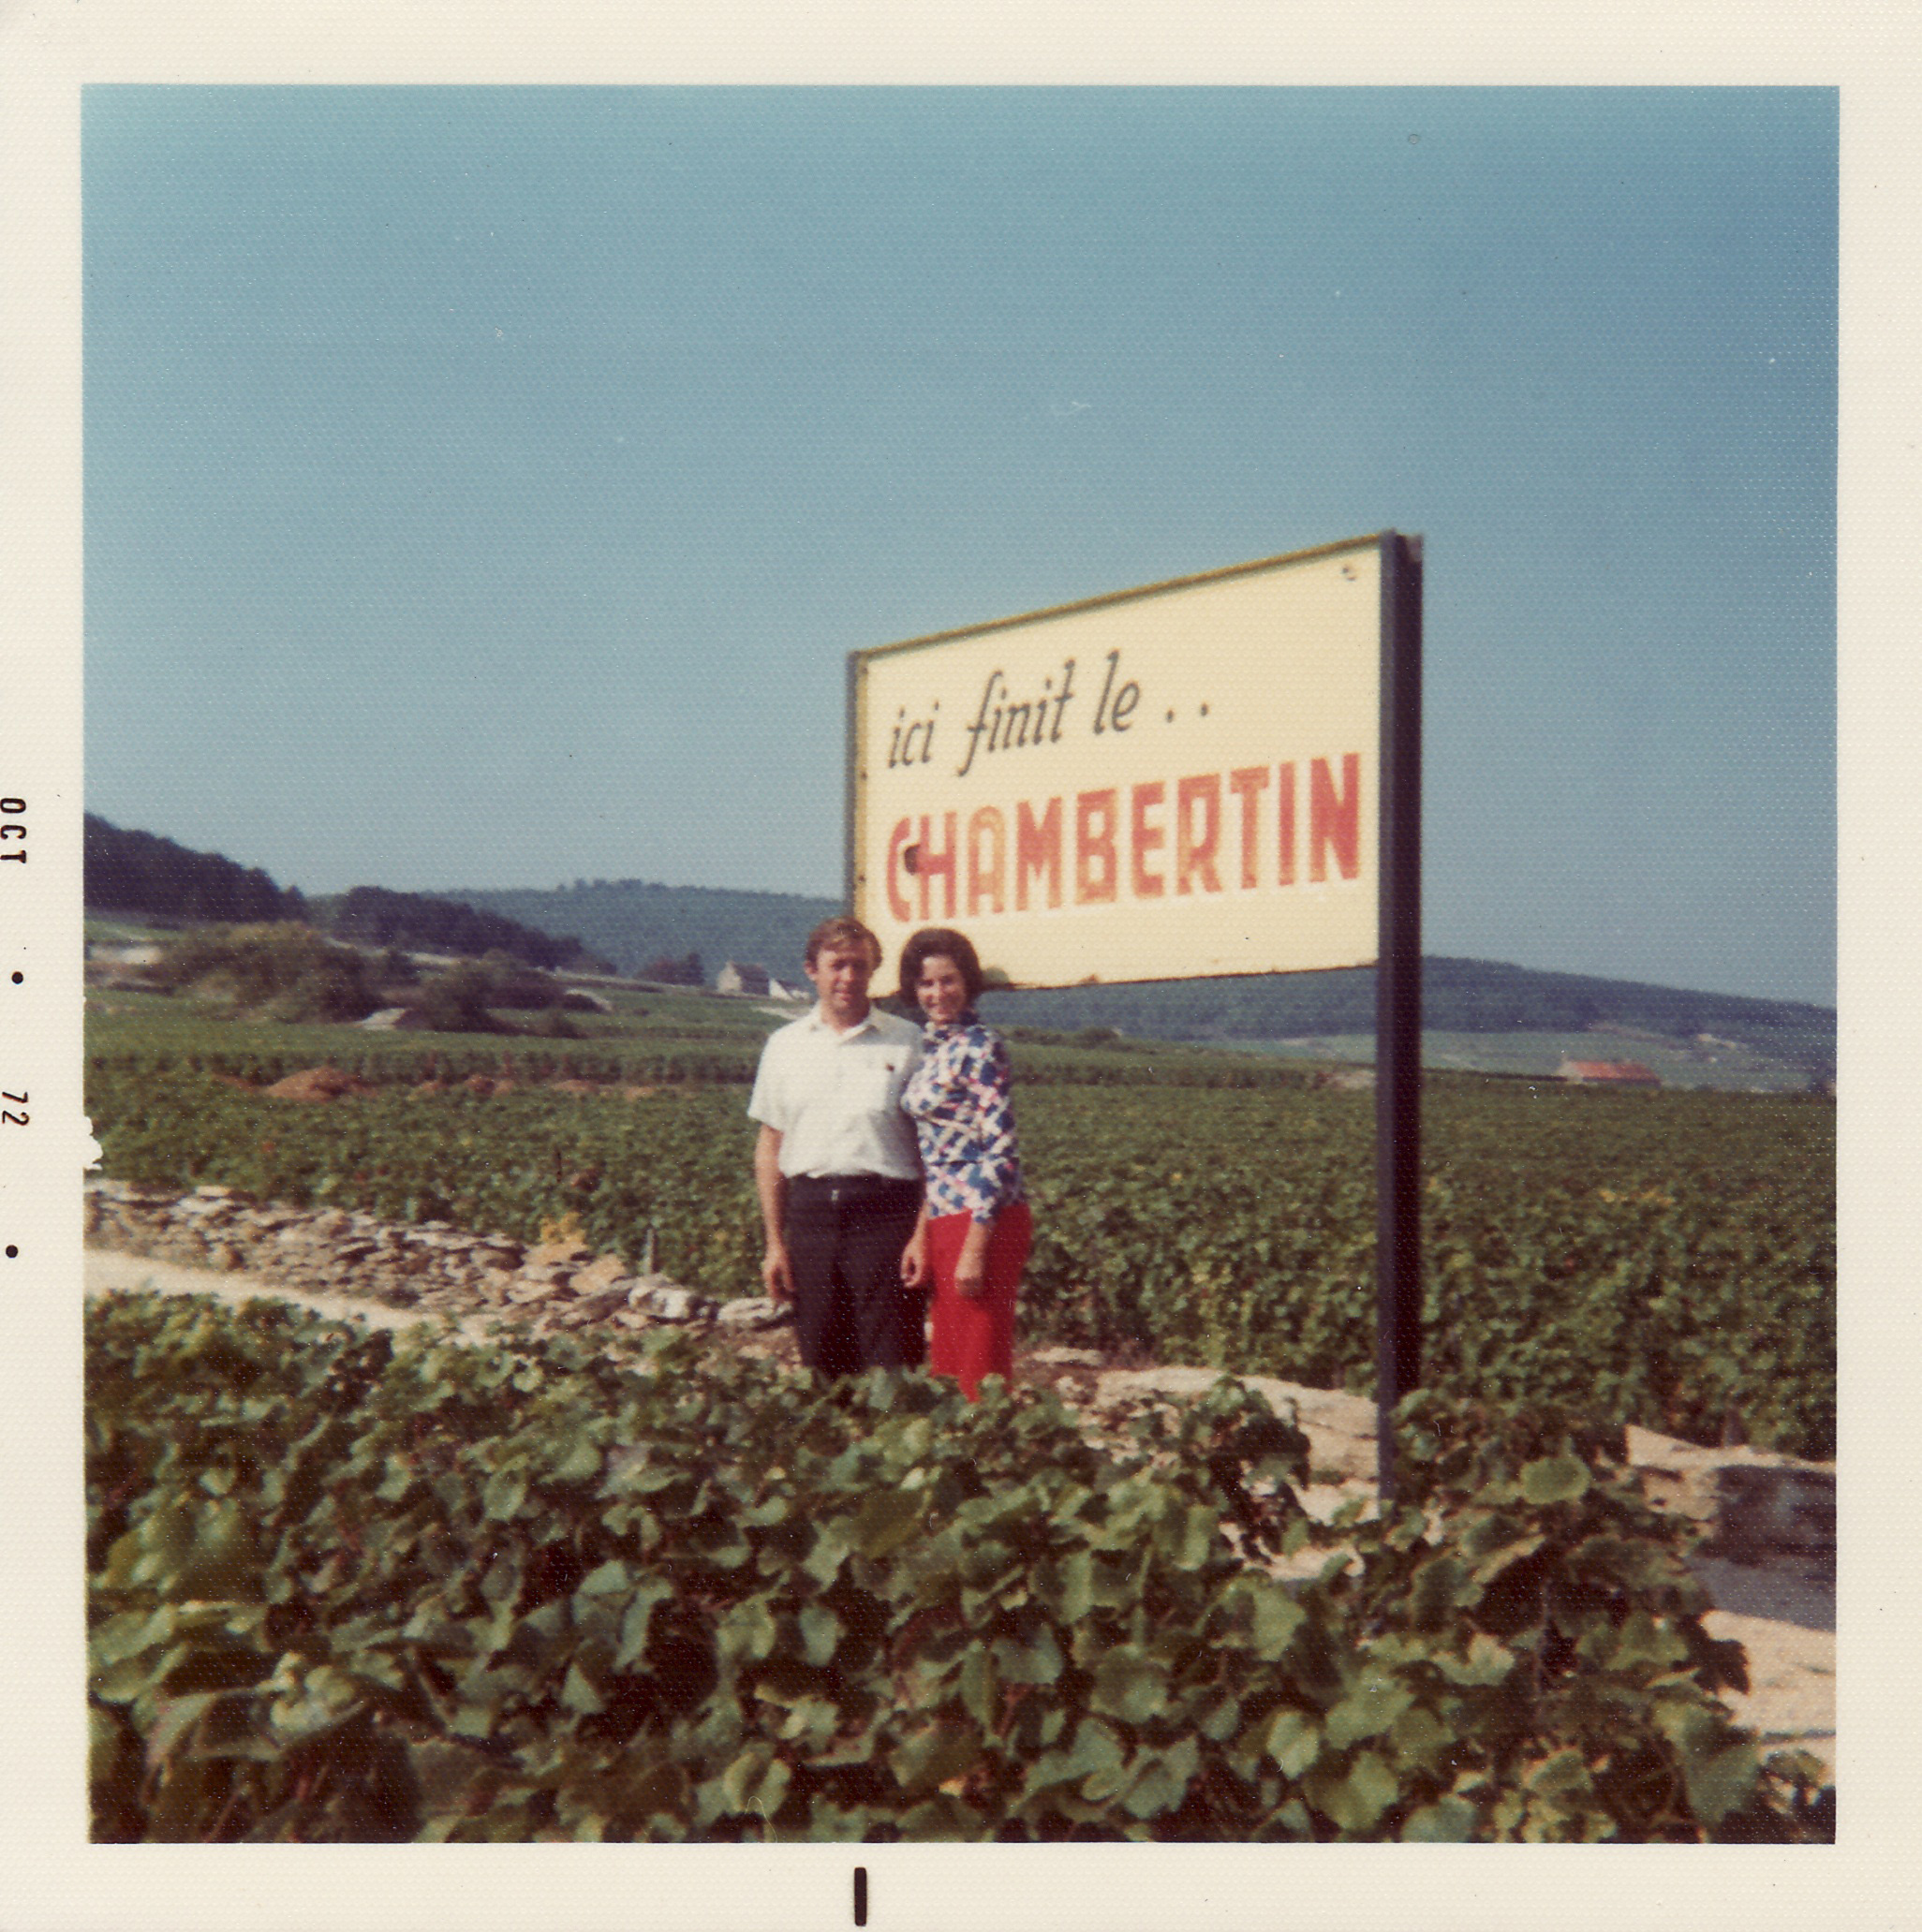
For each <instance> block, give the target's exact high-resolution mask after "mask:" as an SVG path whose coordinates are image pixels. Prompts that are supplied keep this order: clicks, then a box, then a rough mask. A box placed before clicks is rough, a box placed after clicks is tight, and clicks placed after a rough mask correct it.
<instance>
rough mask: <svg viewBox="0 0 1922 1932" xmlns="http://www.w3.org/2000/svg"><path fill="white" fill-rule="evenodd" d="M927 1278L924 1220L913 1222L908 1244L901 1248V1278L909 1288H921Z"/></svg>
mask: <svg viewBox="0 0 1922 1932" xmlns="http://www.w3.org/2000/svg"><path fill="white" fill-rule="evenodd" d="M927 1278H928V1271H927V1227H926V1224H925V1221H918V1222H916V1223H915V1228H914V1232H913V1234H912V1236H910V1237H909V1243H908V1246H906V1247H904V1248H903V1249H902V1250H901V1280H902V1282H903V1284H904V1285H905V1286H907V1287H909V1288H921V1287H924V1285H925V1284H926V1282H927Z"/></svg>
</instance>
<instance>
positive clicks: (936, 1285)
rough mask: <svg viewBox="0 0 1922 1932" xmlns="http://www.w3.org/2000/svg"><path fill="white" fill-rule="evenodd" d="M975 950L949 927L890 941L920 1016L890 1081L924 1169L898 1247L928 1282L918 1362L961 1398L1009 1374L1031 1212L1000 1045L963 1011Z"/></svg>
mask: <svg viewBox="0 0 1922 1932" xmlns="http://www.w3.org/2000/svg"><path fill="white" fill-rule="evenodd" d="M981 989H982V971H981V961H980V959H979V958H978V957H977V956H976V954H975V951H974V948H973V947H972V946H971V945H970V944H969V943H968V940H967V939H966V938H965V937H963V936H962V935H961V934H959V933H956V932H951V931H949V930H948V929H947V928H945V927H942V926H929V927H925V928H924V929H923V930H922V931H920V932H918V933H916V934H915V935H914V937H912V938H910V939H909V941H908V944H907V945H906V946H905V947H904V948H903V949H902V951H901V994H902V997H903V998H904V999H911V1000H913V1001H915V1002H916V1003H917V1004H918V1005H919V1006H920V1008H921V1010H922V1013H923V1015H924V1017H925V1020H926V1023H927V1032H926V1036H925V1038H924V1040H923V1043H922V1050H921V1064H920V1065H919V1066H918V1067H917V1068H916V1069H915V1070H914V1073H913V1075H912V1076H911V1077H910V1078H909V1082H908V1084H907V1085H906V1086H905V1087H904V1088H903V1089H902V1093H901V1104H902V1105H903V1106H904V1107H905V1108H906V1109H907V1110H908V1113H909V1115H910V1116H911V1117H912V1119H913V1121H914V1126H915V1131H916V1134H917V1136H918V1138H919V1140H920V1143H921V1164H922V1167H923V1169H924V1171H925V1174H926V1186H925V1200H924V1206H923V1218H922V1224H921V1226H920V1227H918V1228H917V1229H916V1230H915V1232H914V1239H913V1240H912V1242H910V1243H909V1247H908V1251H907V1253H906V1254H905V1255H904V1256H903V1257H902V1262H901V1274H902V1278H903V1279H904V1280H905V1281H906V1282H907V1283H908V1285H909V1287H910V1288H920V1287H923V1286H925V1285H927V1284H929V1283H931V1284H932V1287H933V1290H934V1300H933V1318H934V1319H933V1332H932V1334H931V1335H930V1337H929V1341H928V1364H927V1365H928V1366H929V1368H931V1369H932V1370H933V1371H934V1372H935V1374H937V1375H949V1376H953V1377H954V1379H955V1380H956V1381H958V1382H959V1383H960V1384H961V1389H962V1393H963V1394H966V1395H967V1397H968V1400H969V1401H970V1402H972V1401H973V1400H974V1399H975V1396H976V1394H977V1393H978V1392H979V1390H980V1387H981V1381H982V1378H983V1376H989V1375H998V1376H999V1377H1000V1378H1001V1379H1003V1380H1004V1381H1012V1380H1013V1377H1014V1297H1015V1293H1016V1291H1017V1290H1019V1288H1020V1286H1021V1271H1022V1269H1023V1268H1024V1267H1025V1266H1026V1265H1027V1262H1028V1244H1029V1242H1030V1240H1031V1239H1032V1236H1033V1225H1034V1224H1033V1220H1032V1217H1031V1216H1030V1215H1029V1213H1028V1202H1027V1199H1026V1197H1025V1195H1024V1193H1023V1191H1022V1186H1021V1157H1020V1154H1019V1151H1018V1150H1017V1148H1016V1145H1015V1140H1014V1109H1013V1101H1012V1099H1011V1097H1010V1087H1011V1085H1012V1081H1011V1078H1010V1073H1009V1067H1008V1049H1007V1047H1006V1045H1005V1044H1004V1043H1003V1041H1002V1040H1001V1037H1000V1035H999V1034H998V1033H996V1032H993V1031H992V1030H991V1029H990V1028H988V1027H986V1026H983V1025H982V1024H981V1022H980V1021H979V1020H977V1019H976V1018H975V1016H974V1003H975V1001H976V1000H977V999H979V998H980V997H981Z"/></svg>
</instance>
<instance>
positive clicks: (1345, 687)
mask: <svg viewBox="0 0 1922 1932" xmlns="http://www.w3.org/2000/svg"><path fill="white" fill-rule="evenodd" d="M1381 677H1382V568H1381V545H1380V539H1379V538H1374V537H1368V538H1356V539H1354V540H1353V541H1350V542H1347V543H1340V544H1334V545H1330V546H1328V547H1327V548H1325V549H1320V550H1312V551H1304V552H1299V553H1295V554H1293V555H1290V556H1281V557H1271V558H1268V559H1265V560H1264V561H1262V562H1259V563H1252V564H1243V565H1240V566H1237V567H1235V568H1232V569H1226V570H1217V571H1212V572H1210V573H1208V574H1207V575H1205V576H1201V577H1189V578H1182V579H1179V580H1176V581H1175V582H1173V583H1159V584H1151V585H1148V586H1146V588H1144V589H1140V590H1131V591H1124V592H1121V593H1119V594H1117V595H1116V596H1113V597H1098V598H1094V599H1092V600H1090V601H1088V602H1086V603H1079V604H1069V605H1064V606H1062V607H1060V608H1059V609H1056V610H1050V611H1040V612H1034V613H1032V614H1030V615H1028V616H1025V617H1015V618H1010V619H1005V620H1003V621H1001V622H999V623H996V624H986V625H982V626H979V627H974V628H971V629H968V630H959V631H950V632H945V633H943V634H942V635H940V636H938V637H931V638H919V639H914V640H912V641H910V642H907V643H901V644H891V645H886V646H883V647H882V648H880V649H878V650H873V651H862V652H856V653H854V654H853V656H852V657H851V659H850V681H851V690H850V709H851V730H850V758H851V760H852V768H851V772H850V834H849V835H850V878H851V886H852V904H853V907H854V910H855V912H856V914H857V916H858V917H860V918H861V919H863V920H864V921H865V922H866V923H867V924H868V925H870V926H872V927H873V928H874V930H875V932H876V933H877V934H878V935H879V936H880V940H881V944H882V946H883V947H884V948H885V949H886V951H887V952H888V955H889V957H890V958H893V957H894V956H896V955H897V954H898V952H899V950H900V946H901V944H902V942H903V941H904V940H905V939H906V938H907V937H908V936H909V934H910V933H911V932H913V931H914V930H915V929H916V928H917V927H919V926H924V925H952V926H957V927H959V928H960V929H961V930H962V931H963V932H965V933H966V934H967V935H968V937H969V938H971V939H972V940H973V941H974V943H975V947H976V949H977V951H979V952H980V954H981V957H982V961H983V964H984V965H986V966H997V967H999V968H1000V969H1001V970H1002V971H1004V972H1005V973H1006V974H1007V975H1008V976H1009V977H1010V979H1012V980H1013V981H1014V982H1015V983H1016V984H1017V985H1023V986H1069V985H1078V984H1084V983H1087V982H1090V981H1128V980H1176V979H1196V978H1205V977H1208V976H1211V975H1217V974H1223V973H1261V972H1303V971H1309V970H1314V969H1321V968H1326V967H1332V966H1366V965H1368V964H1370V963H1372V962H1373V960H1374V959H1375V955H1376V947H1377V922H1376V909H1377V857H1378V845H1379V841H1378V821H1379V817H1380V800H1379V796H1378V791H1379V786H1378V778H1379V761H1380V753H1379V740H1380V730H1381V727H1380V713H1381Z"/></svg>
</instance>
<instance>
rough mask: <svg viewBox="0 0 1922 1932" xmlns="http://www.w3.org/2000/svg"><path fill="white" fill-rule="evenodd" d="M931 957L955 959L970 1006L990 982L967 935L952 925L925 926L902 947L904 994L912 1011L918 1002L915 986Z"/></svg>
mask: <svg viewBox="0 0 1922 1932" xmlns="http://www.w3.org/2000/svg"><path fill="white" fill-rule="evenodd" d="M931 959H951V960H953V961H954V966H955V967H956V969H957V970H958V971H959V972H960V975H961V978H962V981H964V983H965V984H966V985H967V987H968V1005H969V1006H972V1005H973V1004H974V1002H975V1001H976V1000H977V999H979V998H980V997H981V989H982V988H983V986H984V985H985V984H986V983H987V981H986V980H985V979H984V978H983V974H982V970H981V960H980V957H979V956H978V955H977V954H976V952H975V950H974V947H973V945H972V943H971V942H970V941H969V939H968V936H967V935H966V934H965V933H957V932H955V931H954V929H953V928H952V927H949V926H923V927H922V929H921V930H920V931H919V932H918V933H916V934H915V935H914V936H913V937H911V938H910V939H909V941H908V943H907V945H905V946H904V947H902V949H901V997H902V998H903V999H904V1000H906V1001H907V1003H908V1006H909V1010H910V1011H911V1010H914V1008H915V1007H916V1005H917V1004H918V1002H917V1001H916V999H915V996H914V989H915V987H916V986H918V985H919V984H920V983H921V969H922V967H923V966H925V965H926V964H927V962H928V961H929V960H931Z"/></svg>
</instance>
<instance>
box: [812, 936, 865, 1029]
mask: <svg viewBox="0 0 1922 1932" xmlns="http://www.w3.org/2000/svg"><path fill="white" fill-rule="evenodd" d="M807 977H808V978H809V979H810V980H812V981H814V990H815V992H817V993H818V994H819V995H821V1012H822V1014H823V1016H824V1017H825V1018H826V1020H827V1023H828V1025H831V1026H858V1025H860V1024H861V1022H862V1021H863V1020H865V1019H866V1017H867V982H868V981H870V980H871V979H873V978H874V959H873V956H872V955H871V954H870V953H869V951H868V950H867V948H866V947H865V946H858V945H857V946H823V947H822V948H821V951H819V952H817V953H816V954H815V955H814V959H813V963H812V964H811V965H810V966H808V967H807Z"/></svg>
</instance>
